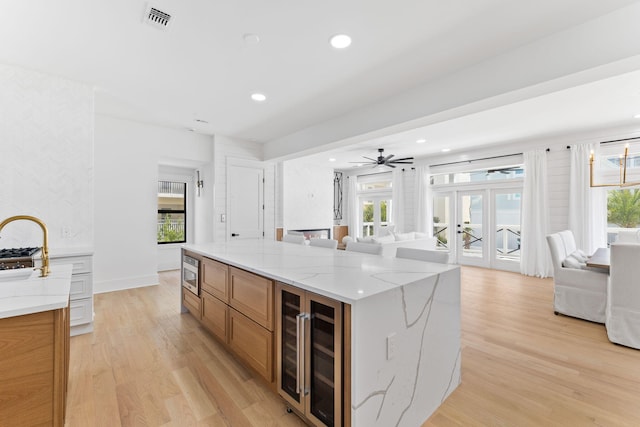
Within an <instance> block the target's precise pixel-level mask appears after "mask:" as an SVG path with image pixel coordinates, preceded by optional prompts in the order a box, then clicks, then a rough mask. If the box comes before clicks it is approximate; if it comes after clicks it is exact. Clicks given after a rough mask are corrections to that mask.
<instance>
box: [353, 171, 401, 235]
mask: <svg viewBox="0 0 640 427" xmlns="http://www.w3.org/2000/svg"><path fill="white" fill-rule="evenodd" d="M391 181H392V178H391V173H390V172H384V173H378V174H372V175H361V176H359V177H358V204H359V207H358V209H359V212H360V215H359V221H360V230H358V231H359V232H358V236H359V237H366V236H374V235H375V236H380V235H382V234H384V228H385V227H387V226H389V225H390V223H391V212H392V209H393V204H392V200H391V199H392V197H391V196H392V189H391Z"/></svg>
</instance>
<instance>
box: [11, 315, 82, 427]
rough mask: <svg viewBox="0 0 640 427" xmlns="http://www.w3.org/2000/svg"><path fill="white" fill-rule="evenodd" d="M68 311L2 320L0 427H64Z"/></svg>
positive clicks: (67, 357) (68, 326)
mask: <svg viewBox="0 0 640 427" xmlns="http://www.w3.org/2000/svg"><path fill="white" fill-rule="evenodd" d="M69 329H70V325H69V308H68V307H67V308H63V309H58V310H49V311H45V312H40V313H34V314H28V315H23V316H14V317H9V318H6V319H0V349H2V357H0V378H1V379H2V381H0V425H2V426H5V425H6V426H18V425H24V426H31V425H51V426H60V427H62V426H63V425H64V418H65V408H66V398H67V384H68V373H69Z"/></svg>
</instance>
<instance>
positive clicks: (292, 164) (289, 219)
mask: <svg viewBox="0 0 640 427" xmlns="http://www.w3.org/2000/svg"><path fill="white" fill-rule="evenodd" d="M282 185H283V192H282V202H283V204H282V206H283V209H282V213H283V228H284V230H285V233H286V231H287V230H297V229H314V228H328V229H330V230H333V169H331V168H327V167H320V166H316V165H313V164H309V163H306V162H303V161H295V160H292V161H286V162H284V163H283V166H282Z"/></svg>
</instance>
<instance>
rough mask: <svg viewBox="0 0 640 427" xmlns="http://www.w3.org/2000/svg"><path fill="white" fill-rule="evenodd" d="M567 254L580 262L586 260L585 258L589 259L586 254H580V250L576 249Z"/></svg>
mask: <svg viewBox="0 0 640 427" xmlns="http://www.w3.org/2000/svg"><path fill="white" fill-rule="evenodd" d="M569 256H570V257H572V258H575V259H576V260H577V261H578V262H580V263H583V262H587V260H588V259H589V258H587V257H586V256H582V255H581V254H580V252H578V251H575V252H573V253H571V254H569Z"/></svg>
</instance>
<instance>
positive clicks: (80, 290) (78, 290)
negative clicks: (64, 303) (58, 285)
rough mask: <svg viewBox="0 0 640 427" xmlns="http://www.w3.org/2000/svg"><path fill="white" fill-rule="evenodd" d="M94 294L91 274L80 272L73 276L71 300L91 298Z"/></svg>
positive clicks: (70, 292)
mask: <svg viewBox="0 0 640 427" xmlns="http://www.w3.org/2000/svg"><path fill="white" fill-rule="evenodd" d="M92 295H93V280H92V277H91V274H78V275H73V276H71V290H70V291H69V297H70V298H71V300H77V299H81V298H90V297H91V296H92Z"/></svg>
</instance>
